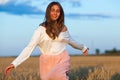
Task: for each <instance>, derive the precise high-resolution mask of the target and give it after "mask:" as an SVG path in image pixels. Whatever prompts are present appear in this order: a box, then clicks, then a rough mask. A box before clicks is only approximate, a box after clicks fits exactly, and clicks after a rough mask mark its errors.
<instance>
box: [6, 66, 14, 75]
mask: <svg viewBox="0 0 120 80" xmlns="http://www.w3.org/2000/svg"><path fill="white" fill-rule="evenodd" d="M13 69H14V65H13V64H10V65H9V66H8V67H6V69H5V75H6V76H9V74H10V72H11V71H12V70H13Z"/></svg>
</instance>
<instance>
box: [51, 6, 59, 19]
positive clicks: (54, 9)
mask: <svg viewBox="0 0 120 80" xmlns="http://www.w3.org/2000/svg"><path fill="white" fill-rule="evenodd" d="M59 16H60V8H59V6H58V5H53V6H52V7H51V10H50V18H51V19H52V20H53V21H55V20H57V19H58V18H59Z"/></svg>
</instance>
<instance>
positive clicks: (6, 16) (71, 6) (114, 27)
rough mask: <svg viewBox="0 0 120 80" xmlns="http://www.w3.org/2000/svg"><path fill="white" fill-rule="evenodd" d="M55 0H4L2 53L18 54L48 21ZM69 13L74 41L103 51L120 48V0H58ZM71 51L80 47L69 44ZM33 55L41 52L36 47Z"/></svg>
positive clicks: (1, 9) (0, 18)
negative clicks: (48, 14)
mask: <svg viewBox="0 0 120 80" xmlns="http://www.w3.org/2000/svg"><path fill="white" fill-rule="evenodd" d="M51 1H53V0H0V56H12V55H18V54H19V53H20V52H21V51H22V50H23V49H24V47H25V46H26V45H27V44H28V42H29V41H30V39H31V36H32V34H33V33H34V30H35V29H36V28H37V27H38V26H39V24H40V23H41V22H43V21H44V15H45V10H46V7H47V5H48V4H49V3H50V2H51ZM56 1H58V2H60V3H61V5H62V7H63V9H64V12H65V24H66V26H67V27H68V30H69V32H70V34H71V36H72V38H73V39H74V40H76V41H77V42H79V43H82V44H85V45H86V46H88V47H89V48H90V51H89V53H90V54H92V53H95V49H100V51H101V52H104V51H105V50H110V49H113V48H116V49H120V5H119V4H120V0H56ZM67 49H68V51H69V53H70V54H79V53H81V52H80V51H79V50H76V49H73V48H71V47H70V46H68V47H67ZM32 55H39V51H38V49H37V48H36V49H35V50H34V51H33V53H32Z"/></svg>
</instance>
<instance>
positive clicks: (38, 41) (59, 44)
mask: <svg viewBox="0 0 120 80" xmlns="http://www.w3.org/2000/svg"><path fill="white" fill-rule="evenodd" d="M67 44H69V45H71V46H72V47H73V48H76V49H79V50H81V51H82V52H84V51H85V50H86V49H87V47H86V46H83V45H81V44H78V43H76V42H75V41H74V40H72V39H71V37H70V34H69V32H68V31H65V32H61V33H60V35H59V37H58V38H56V39H55V40H52V39H51V38H50V37H49V36H48V35H47V34H46V29H45V27H43V26H39V27H38V28H37V29H36V30H35V32H34V35H33V36H32V39H31V41H30V42H29V44H28V45H27V46H26V47H25V48H24V49H23V51H22V52H21V53H20V55H19V56H18V57H17V58H16V59H15V60H14V61H13V62H12V64H13V65H14V66H15V67H17V66H18V65H19V64H21V63H22V62H24V61H25V60H26V59H28V58H29V57H30V55H31V53H32V51H33V50H34V48H35V47H36V46H38V47H39V49H40V51H41V52H42V54H45V55H58V54H60V53H61V52H63V51H64V50H65V49H66V45H67Z"/></svg>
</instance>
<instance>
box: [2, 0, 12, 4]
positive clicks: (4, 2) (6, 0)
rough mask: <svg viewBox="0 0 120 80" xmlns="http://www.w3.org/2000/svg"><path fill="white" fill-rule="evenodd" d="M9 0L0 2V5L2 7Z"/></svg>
mask: <svg viewBox="0 0 120 80" xmlns="http://www.w3.org/2000/svg"><path fill="white" fill-rule="evenodd" d="M9 1H10V0H0V5H4V4H6V3H7V2H9Z"/></svg>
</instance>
